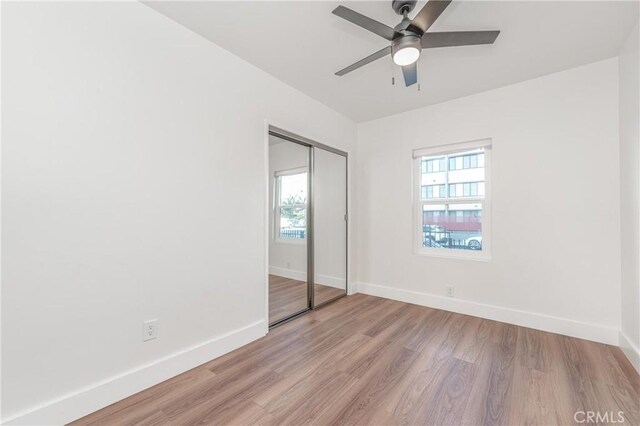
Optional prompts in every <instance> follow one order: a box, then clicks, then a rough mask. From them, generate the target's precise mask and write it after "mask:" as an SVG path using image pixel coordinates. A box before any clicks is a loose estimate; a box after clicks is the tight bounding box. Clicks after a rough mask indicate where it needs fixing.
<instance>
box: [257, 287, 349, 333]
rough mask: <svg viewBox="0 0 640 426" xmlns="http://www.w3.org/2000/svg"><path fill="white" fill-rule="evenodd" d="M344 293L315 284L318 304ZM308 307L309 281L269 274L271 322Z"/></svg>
mask: <svg viewBox="0 0 640 426" xmlns="http://www.w3.org/2000/svg"><path fill="white" fill-rule="evenodd" d="M342 294H344V291H343V290H340V289H338V288H334V287H329V286H326V285H321V284H316V285H315V301H316V303H317V304H320V303H322V302H325V301H327V300H331V299H334V298H336V297H338V296H340V295H342ZM306 307H307V283H306V282H304V281H298V280H292V279H290V278H285V277H280V276H278V275H269V323H273V322H276V321H278V320H281V319H283V318H286V317H288V316H290V315H291V314H294V313H296V312H299V311H301V310H303V309H305V308H306Z"/></svg>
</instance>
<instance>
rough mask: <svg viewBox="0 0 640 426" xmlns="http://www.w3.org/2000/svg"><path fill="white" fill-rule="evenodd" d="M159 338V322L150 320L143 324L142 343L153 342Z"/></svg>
mask: <svg viewBox="0 0 640 426" xmlns="http://www.w3.org/2000/svg"><path fill="white" fill-rule="evenodd" d="M156 337H158V320H155V319H154V320H149V321H145V322H143V323H142V341H143V342H146V341H147V340H152V339H155V338H156Z"/></svg>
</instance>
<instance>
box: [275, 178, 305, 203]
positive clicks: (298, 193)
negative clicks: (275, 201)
mask: <svg viewBox="0 0 640 426" xmlns="http://www.w3.org/2000/svg"><path fill="white" fill-rule="evenodd" d="M279 179H280V200H279V201H280V205H281V206H286V205H293V204H306V202H307V173H306V172H304V173H297V174H294V175H283V176H280V178H279Z"/></svg>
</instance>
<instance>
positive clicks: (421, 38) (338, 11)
mask: <svg viewBox="0 0 640 426" xmlns="http://www.w3.org/2000/svg"><path fill="white" fill-rule="evenodd" d="M416 3H417V0H393V1H392V2H391V7H392V8H393V10H394V11H395V12H396V13H397V14H398V15H402V21H401V22H400V23H399V24H398V25H396V26H395V27H394V28H391V27H389V26H387V25H385V24H383V23H382V22H378V21H376V20H375V19H371V18H369V17H367V16H364V15H362V14H360V13H358V12H356V11H354V10H351V9H349V8H348V7H344V6H338V7H337V8H335V10H334V11H333V14H334V15H337V16H339V17H341V18H343V19H346V20H347V21H349V22H351V23H353V24H356V25H358V26H359V27H362V28H364V29H366V30H369V31H371V32H373V33H375V34H377V35H379V36H381V37H384V38H385V39H387V40H389V41H390V42H391V44H390V45H389V46H387V47H385V48H384V49H381V50H379V51H377V52H375V53H373V54H371V55H369V56H367V57H366V58H364V59H361V60H359V61H358V62H356V63H355V64H353V65H349V66H348V67H346V68H343V69H341V70H340V71H338V72H337V73H336V75H338V76H342V75H345V74H347V73H349V72H351V71H353V70H356V69H358V68H360V67H362V66H364V65H366V64H368V63H371V62H373V61H375V60H377V59H380V58H382V57H385V56H387V55H389V54H391V56H392V58H393V62H394V63H395V64H396V65H399V66H401V67H402V75H403V76H404V83H405V85H406V86H407V87H408V86H411V85H412V84H415V83H417V82H418V68H417V64H416V61H417V60H418V58H419V57H420V52H421V51H422V49H431V48H435V47H450V46H470V45H477V44H492V43H493V42H494V41H495V40H496V38H497V37H498V34H500V31H452V32H427V30H428V29H429V28H430V27H431V25H433V23H434V22H435V21H436V19H438V17H439V16H440V15H441V14H442V12H444V10H445V9H446V8H447V6H449V3H451V0H429V1H428V2H427V4H425V5H424V7H423V8H422V10H420V12H418V14H417V15H416V16H415V17H414V18H413V19H409V17H408V16H407V15H408V14H409V12H411V11H412V10H413V8H414V7H415V6H416Z"/></svg>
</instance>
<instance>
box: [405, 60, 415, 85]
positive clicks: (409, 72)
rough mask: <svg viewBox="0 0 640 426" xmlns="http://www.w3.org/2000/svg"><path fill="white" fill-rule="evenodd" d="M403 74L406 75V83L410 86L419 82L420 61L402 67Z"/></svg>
mask: <svg viewBox="0 0 640 426" xmlns="http://www.w3.org/2000/svg"><path fill="white" fill-rule="evenodd" d="M402 75H403V76H404V85H405V86H407V87H409V86H411V85H412V84H416V83H417V82H418V62H417V61H416V62H414V63H412V64H411V65H405V66H404V67H402Z"/></svg>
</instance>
